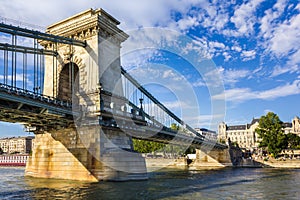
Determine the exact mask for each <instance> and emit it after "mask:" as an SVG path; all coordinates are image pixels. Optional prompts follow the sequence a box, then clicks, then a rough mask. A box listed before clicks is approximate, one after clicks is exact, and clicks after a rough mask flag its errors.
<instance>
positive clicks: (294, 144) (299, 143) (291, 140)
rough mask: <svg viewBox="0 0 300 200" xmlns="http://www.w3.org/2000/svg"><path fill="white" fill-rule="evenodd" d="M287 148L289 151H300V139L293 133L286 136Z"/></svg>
mask: <svg viewBox="0 0 300 200" xmlns="http://www.w3.org/2000/svg"><path fill="white" fill-rule="evenodd" d="M286 140H287V144H288V145H287V148H289V149H299V147H300V137H299V136H298V135H296V134H293V133H288V134H287V135H286Z"/></svg>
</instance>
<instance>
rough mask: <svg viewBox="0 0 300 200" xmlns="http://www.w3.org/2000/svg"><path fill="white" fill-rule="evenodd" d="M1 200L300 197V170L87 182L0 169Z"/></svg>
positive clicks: (180, 173)
mask: <svg viewBox="0 0 300 200" xmlns="http://www.w3.org/2000/svg"><path fill="white" fill-rule="evenodd" d="M0 199H104V200H106V199H122V200H127V199H130V200H132V199H180V200H182V199H194V200H197V199H300V169H271V168H269V169H268V168H226V169H218V170H197V171H188V170H160V171H156V172H151V173H149V180H147V181H131V182H99V183H84V182H78V181H65V180H48V179H36V178H28V177H24V168H0Z"/></svg>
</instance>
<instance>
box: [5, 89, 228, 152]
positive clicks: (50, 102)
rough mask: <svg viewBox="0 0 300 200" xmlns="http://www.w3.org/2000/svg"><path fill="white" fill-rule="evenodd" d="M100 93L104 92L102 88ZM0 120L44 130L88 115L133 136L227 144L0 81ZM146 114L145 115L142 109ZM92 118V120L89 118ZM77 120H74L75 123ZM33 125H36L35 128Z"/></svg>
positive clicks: (86, 119)
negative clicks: (82, 108) (89, 108)
mask: <svg viewBox="0 0 300 200" xmlns="http://www.w3.org/2000/svg"><path fill="white" fill-rule="evenodd" d="M101 95H107V93H105V92H102V94H101ZM0 108H1V109H0V121H4V122H11V123H20V124H24V125H26V126H27V127H31V128H34V130H35V132H37V133H38V132H39V130H40V131H44V130H58V129H62V128H68V127H74V126H76V125H79V124H80V125H89V124H88V123H85V122H86V121H89V120H88V119H89V118H95V117H98V119H99V125H101V126H102V127H105V128H108V129H121V130H123V131H124V132H126V133H130V135H131V136H132V137H133V138H137V139H146V140H150V141H156V142H162V143H169V142H171V143H172V144H183V145H186V144H192V145H194V146H195V147H197V146H198V147H199V146H201V145H206V146H207V147H211V148H216V149H225V148H227V146H225V145H222V144H219V143H216V142H215V141H210V140H207V139H205V138H203V137H200V136H196V135H193V134H192V133H184V132H182V131H174V130H172V129H170V128H168V127H166V126H163V125H162V124H160V123H159V122H157V121H155V122H150V123H149V122H147V121H146V120H145V119H144V118H143V117H142V116H138V115H134V114H132V113H129V112H121V111H119V112H114V111H113V110H112V109H111V108H107V107H104V108H103V109H102V110H100V111H97V112H96V113H97V116H96V115H95V114H92V113H90V115H87V114H86V113H85V114H84V116H85V117H84V119H83V120H80V118H82V111H81V112H79V111H78V109H77V111H75V110H76V108H75V109H73V110H72V104H71V103H70V102H67V101H61V100H58V99H56V98H53V97H50V96H45V95H41V94H36V93H33V92H30V91H26V90H23V89H20V88H14V87H10V86H8V85H4V84H0ZM145 115H147V114H146V113H145ZM92 121H93V120H92ZM75 122H76V124H75ZM35 128H36V129H35Z"/></svg>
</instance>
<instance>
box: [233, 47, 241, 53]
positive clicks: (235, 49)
mask: <svg viewBox="0 0 300 200" xmlns="http://www.w3.org/2000/svg"><path fill="white" fill-rule="evenodd" d="M231 50H233V51H237V52H241V51H242V48H241V47H240V46H232V47H231Z"/></svg>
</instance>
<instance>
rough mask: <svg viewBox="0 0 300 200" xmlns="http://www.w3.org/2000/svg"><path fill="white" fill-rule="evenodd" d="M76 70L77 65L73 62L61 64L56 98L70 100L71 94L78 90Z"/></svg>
mask: <svg viewBox="0 0 300 200" xmlns="http://www.w3.org/2000/svg"><path fill="white" fill-rule="evenodd" d="M78 71H79V69H78V66H77V65H76V64H75V63H72V62H70V63H67V64H65V65H64V66H63V68H62V70H61V72H60V74H59V82H58V84H59V87H58V95H57V98H58V99H60V100H65V101H72V94H75V93H76V92H77V91H78V90H79V74H78ZM73 103H74V102H73Z"/></svg>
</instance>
